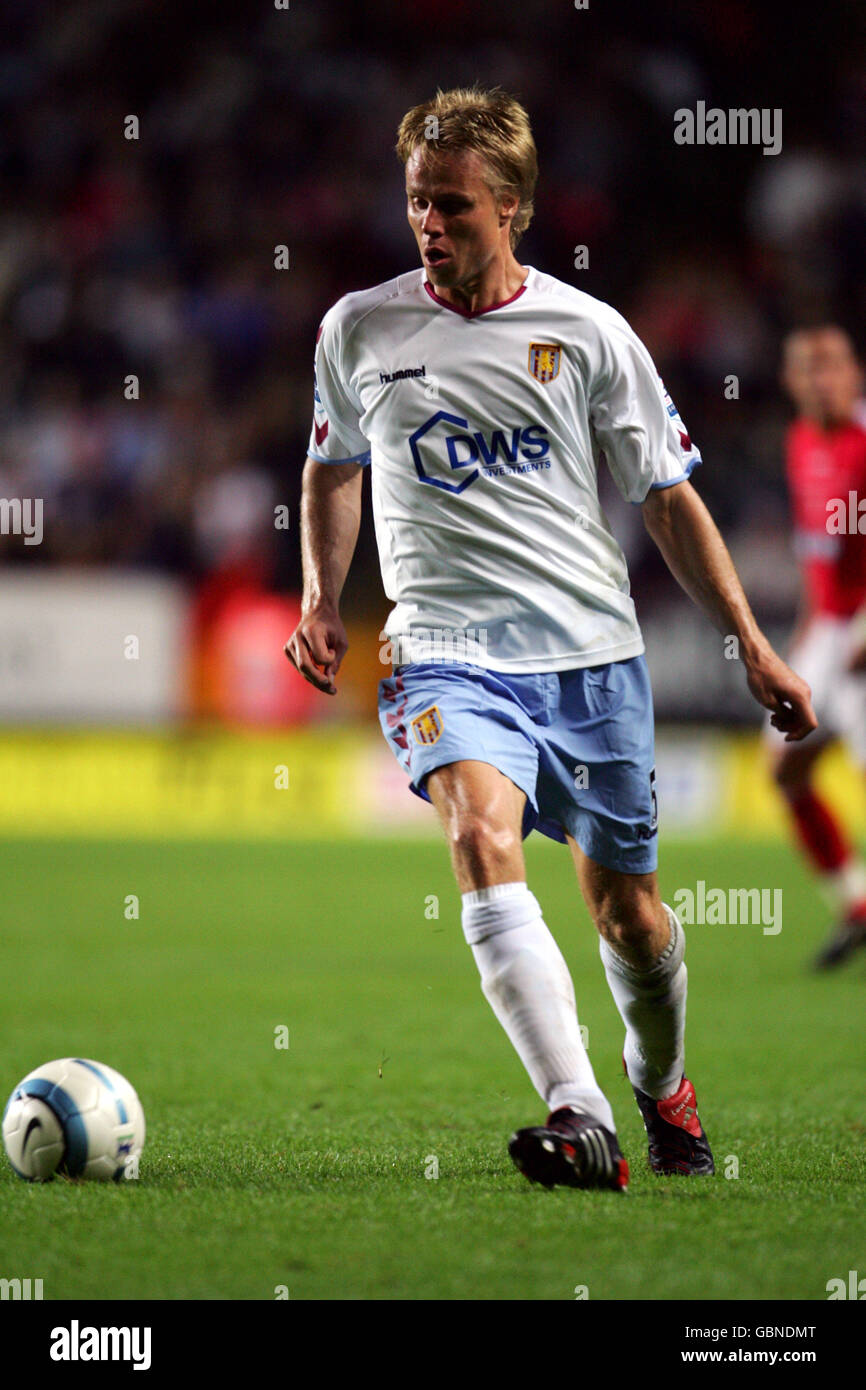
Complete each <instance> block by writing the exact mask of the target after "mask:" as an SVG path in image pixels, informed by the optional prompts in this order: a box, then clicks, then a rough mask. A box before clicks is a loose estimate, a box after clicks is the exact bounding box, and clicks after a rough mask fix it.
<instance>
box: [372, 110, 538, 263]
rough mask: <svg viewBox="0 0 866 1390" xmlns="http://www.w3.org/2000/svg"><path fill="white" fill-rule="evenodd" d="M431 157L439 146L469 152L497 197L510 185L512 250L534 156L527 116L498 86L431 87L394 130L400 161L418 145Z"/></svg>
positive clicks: (527, 212)
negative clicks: (515, 200) (429, 95)
mask: <svg viewBox="0 0 866 1390" xmlns="http://www.w3.org/2000/svg"><path fill="white" fill-rule="evenodd" d="M419 146H420V147H421V148H422V149H424V150H427V151H429V157H430V158H435V156H436V154H437V153H438V152H439V151H441V150H471V151H473V152H474V153H475V154H477V155H479V156H480V158H481V159H482V160H483V161H484V163H485V165H486V167H487V172H488V176H487V177H486V178H485V180H484V181H485V183H486V184H487V187H488V188H489V189H490V192H491V193H492V194H493V197H494V198H495V199H496V200H497V201H498V199H499V198H501V197H502V196H503V194H504V193H505V192H506V191H507V190H511V189H513V190H514V191H515V192H516V193H517V195H518V197H519V199H520V205H519V207H518V209H517V211H516V213H515V214H514V217H513V218H512V221H511V227H510V229H509V238H510V241H511V249H512V251H513V250H514V248H515V246H516V245H517V243H518V241H519V240H520V238H521V237H522V236H523V233H524V232H525V231H526V229H527V227H528V226H529V224H530V222H531V221H532V216H533V213H534V212H535V203H534V201H533V199H534V194H535V184H536V181H537V179H538V155H537V153H536V149H535V141H534V140H533V138H532V127H531V126H530V124H529V117H528V115H527V114H526V111H525V110H524V108H523V107H522V106H521V104H520V102H519V101H517V99H516V98H515V97H513V96H509V94H508V93H507V92H505V91H503V90H502V88H501V87H491V88H484V87H480V86H478V85H477V84H476V85H475V86H472V87H452V88H451V90H450V91H448V92H443V91H442V90H441V88H440V89H438V90H437V92H436V95H435V97H434V98H433V100H432V101H425V102H422V103H421V105H420V106H413V107H412V110H411V111H407V112H406V115H405V116H404V117H403V119H402V121H401V122H400V125H399V127H398V130H397V144H396V145H395V147H394V148H395V149H396V151H397V156H398V158H399V159H400V161H401V163H402V164H403V165H405V164H406V162H407V160H408V159H409V156H410V155H411V154H412V153H413V152H414V151H415V150H416V149H418V148H419Z"/></svg>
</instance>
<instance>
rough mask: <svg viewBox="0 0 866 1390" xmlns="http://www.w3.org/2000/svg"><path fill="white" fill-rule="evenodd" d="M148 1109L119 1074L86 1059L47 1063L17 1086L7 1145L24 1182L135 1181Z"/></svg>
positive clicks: (7, 1113) (6, 1124) (6, 1118)
mask: <svg viewBox="0 0 866 1390" xmlns="http://www.w3.org/2000/svg"><path fill="white" fill-rule="evenodd" d="M144 1139H145V1123H144V1111H143V1110H142V1108H141V1102H140V1101H139V1099H138V1096H137V1095H136V1093H135V1090H134V1088H133V1087H132V1086H131V1085H130V1083H129V1082H128V1081H127V1080H126V1077H124V1076H121V1074H120V1072H118V1071H115V1070H114V1069H113V1068H112V1067H108V1066H106V1065H105V1064H104V1063H102V1062H92V1061H89V1060H88V1059H87V1058H83V1057H62V1058H60V1059H59V1060H58V1061H56V1062H46V1063H45V1065H44V1066H42V1067H37V1068H36V1070H35V1071H31V1072H29V1073H28V1074H27V1076H25V1077H24V1079H23V1080H22V1081H19V1083H18V1085H17V1086H16V1087H15V1090H14V1091H13V1092H12V1094H11V1096H10V1097H9V1100H8V1102H7V1104H6V1109H5V1110H4V1112H3V1143H4V1145H5V1148H6V1154H7V1156H8V1158H9V1162H10V1163H11V1164H12V1167H13V1168H14V1169H15V1172H16V1173H17V1174H18V1176H19V1177H21V1178H27V1179H28V1180H29V1181H31V1182H47V1181H49V1180H50V1179H51V1178H53V1177H54V1176H55V1174H60V1175H62V1176H64V1177H68V1178H89V1179H94V1180H96V1181H99V1182H108V1181H111V1180H113V1181H119V1180H120V1179H121V1178H125V1177H137V1176H138V1157H139V1154H140V1153H141V1151H142V1149H143V1148H144Z"/></svg>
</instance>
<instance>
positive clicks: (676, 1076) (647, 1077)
mask: <svg viewBox="0 0 866 1390" xmlns="http://www.w3.org/2000/svg"><path fill="white" fill-rule="evenodd" d="M664 907H665V910H666V912H667V914H668V920H669V922H670V926H671V939H670V941H669V943H668V945H667V946H666V947H665V950H664V951H663V953H662V955H661V956H660V957H659V959H658V960H657V961H656V962H655V964H654V965H652V966H651V967H650V969H649V970H638V969H636V968H635V967H634V966H632V965H629V963H628V962H627V961H625V960H623V958H622V956H619V955H617V953H616V951H614V950H613V948H612V946H610V944H609V943H608V942H607V941H605V939H604V937H600V938H599V944H600V949H601V958H602V961H603V962H604V973H605V974H606V976H607V982H608V984H609V985H610V992H611V994H612V995H613V997H614V1002H615V1004H616V1007H617V1008H618V1009H619V1013H620V1017H621V1018H622V1021H623V1023H624V1024H625V1029H626V1032H625V1048H624V1056H625V1065H626V1069H627V1070H628V1079H629V1081H631V1082H632V1083H633V1085H635V1086H637V1087H638V1089H639V1090H641V1091H645V1092H646V1094H647V1095H648V1096H652V1097H653V1099H654V1100H664V1099H665V1098H666V1097H667V1096H672V1095H673V1094H674V1092H675V1091H676V1090H677V1088H678V1087H679V1084H680V1082H681V1080H682V1076H683V1067H684V1064H685V1043H684V1038H685V1029H686V985H687V982H688V974H687V971H686V967H685V963H684V961H683V955H684V953H685V949H686V938H685V933H684V931H683V929H682V926H681V925H680V923H679V920H678V918H677V915H676V913H675V912H673V911H672V909H671V908H669V907H668V905H667V903H665V904H664Z"/></svg>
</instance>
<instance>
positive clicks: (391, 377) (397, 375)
mask: <svg viewBox="0 0 866 1390" xmlns="http://www.w3.org/2000/svg"><path fill="white" fill-rule="evenodd" d="M426 375H427V368H426V366H424V367H402V368H401V369H400V371H398V372H380V373H379V380H380V382H381V383H382V385H383V386H388V385H389V384H390V382H392V381H405V380H406V378H407V377H413V376H426Z"/></svg>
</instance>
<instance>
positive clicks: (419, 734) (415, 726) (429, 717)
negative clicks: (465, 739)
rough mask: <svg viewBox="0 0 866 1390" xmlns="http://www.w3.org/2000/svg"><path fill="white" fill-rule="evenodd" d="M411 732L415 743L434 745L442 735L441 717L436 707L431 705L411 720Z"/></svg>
mask: <svg viewBox="0 0 866 1390" xmlns="http://www.w3.org/2000/svg"><path fill="white" fill-rule="evenodd" d="M412 732H413V734H414V735H415V742H416V743H436V741H437V740H438V738H439V735H440V734H441V733H442V715H441V714H440V713H439V707H438V705H431V706H430V708H429V709H425V711H424V713H423V714H419V715H418V717H417V719H413V720H412Z"/></svg>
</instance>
